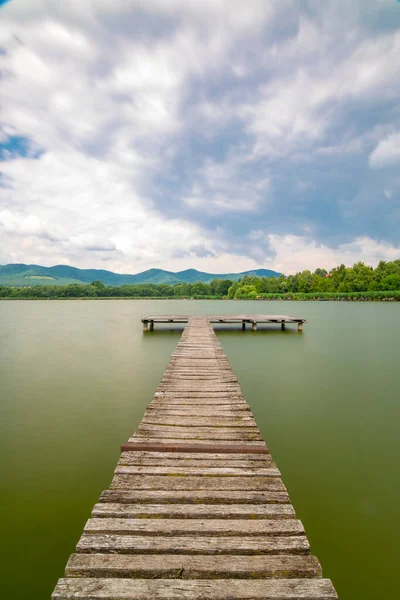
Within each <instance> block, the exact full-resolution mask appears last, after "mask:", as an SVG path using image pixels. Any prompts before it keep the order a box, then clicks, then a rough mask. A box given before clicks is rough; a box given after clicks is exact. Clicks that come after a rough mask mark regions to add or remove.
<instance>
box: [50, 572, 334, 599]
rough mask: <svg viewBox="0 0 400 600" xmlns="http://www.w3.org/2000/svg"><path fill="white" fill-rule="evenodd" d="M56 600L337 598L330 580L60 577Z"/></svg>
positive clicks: (55, 594)
mask: <svg viewBox="0 0 400 600" xmlns="http://www.w3.org/2000/svg"><path fill="white" fill-rule="evenodd" d="M52 598H53V600H71V599H72V598H76V599H77V600H79V599H83V598H90V600H336V599H337V594H336V592H335V590H334V588H333V586H332V583H331V582H330V580H329V579H320V578H318V579H290V580H287V581H286V580H284V579H276V580H274V579H264V580H262V581H254V580H250V581H249V580H244V581H243V580H241V579H230V580H225V579H224V580H221V581H215V580H196V581H193V580H174V579H118V578H102V579H98V578H93V577H91V578H84V577H83V578H78V577H77V578H68V579H60V580H59V581H58V583H57V586H56V589H55V590H54V593H53V596H52Z"/></svg>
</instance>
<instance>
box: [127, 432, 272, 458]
mask: <svg viewBox="0 0 400 600" xmlns="http://www.w3.org/2000/svg"><path fill="white" fill-rule="evenodd" d="M133 446H135V448H133V449H134V450H135V449H137V450H152V451H153V452H155V451H157V449H160V451H162V452H174V451H176V450H177V451H184V452H207V451H208V450H209V451H210V452H212V453H215V452H224V453H226V454H233V453H235V452H238V453H239V454H250V453H255V452H257V451H259V452H260V453H261V454H263V453H268V449H266V446H265V443H264V442H261V441H260V442H257V441H246V442H244V443H242V444H239V443H238V441H235V440H231V441H229V440H212V443H210V440H204V439H201V438H198V439H196V440H194V441H191V440H186V441H185V440H183V439H182V438H172V437H170V438H163V439H160V438H158V437H156V436H151V437H150V436H149V437H140V439H139V438H137V437H136V438H135V437H131V438H129V442H128V443H127V444H122V445H121V449H122V450H130V449H132V447H133ZM151 446H153V447H151ZM219 447H221V450H219V449H218V448H219ZM235 447H236V449H235ZM207 449H208V450H207Z"/></svg>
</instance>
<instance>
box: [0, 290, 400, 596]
mask: <svg viewBox="0 0 400 600" xmlns="http://www.w3.org/2000/svg"><path fill="white" fill-rule="evenodd" d="M399 311H400V306H399V305H398V304H397V303H394V304H386V303H359V302H358V303H352V302H260V301H240V302H239V301H206V300H203V301H197V300H192V301H183V300H166V301H162V300H153V301H147V300H146V301H145V300H133V301H132V300H102V301H3V302H0V396H1V403H0V411H1V413H0V422H1V444H2V451H1V456H2V458H3V459H4V460H3V463H4V466H3V476H2V478H1V498H2V501H3V510H2V516H3V520H4V524H3V527H2V530H3V544H2V546H3V551H4V557H3V559H2V561H3V567H4V572H5V573H6V581H5V582H4V579H3V582H2V588H3V597H4V598H7V600H11V599H15V600H17V599H18V600H22V599H23V600H25V599H28V598H29V600H43V599H45V598H49V597H50V594H51V592H52V590H53V588H54V586H55V583H56V581H57V579H58V578H59V577H62V575H63V570H64V567H65V564H66V561H67V559H68V556H69V554H71V553H72V552H73V551H74V547H75V545H76V543H77V541H78V539H79V537H80V534H81V532H82V529H83V526H84V523H85V521H86V519H87V518H88V517H89V516H90V512H91V509H92V507H93V505H94V504H95V502H96V501H97V499H98V497H99V495H100V493H101V491H102V490H104V489H106V488H107V487H108V486H109V482H110V480H111V477H112V474H113V470H114V468H115V464H116V462H117V460H118V456H119V446H120V444H121V443H122V442H125V441H126V440H127V439H128V438H129V436H130V435H131V433H132V432H133V431H134V430H135V428H136V427H137V425H138V424H139V422H140V420H141V418H142V415H143V412H144V410H145V408H146V406H147V404H148V403H149V402H150V400H151V398H152V395H153V393H154V390H155V388H156V387H157V385H158V383H159V380H160V378H161V375H162V373H163V371H164V369H165V367H166V365H167V364H168V362H169V357H170V355H171V353H172V351H173V349H174V348H175V346H176V344H177V342H178V340H179V337H180V332H181V330H182V328H179V327H178V326H175V328H165V327H160V326H157V325H156V329H155V331H154V332H153V333H148V334H143V333H142V324H141V322H140V318H141V317H142V316H144V315H146V314H235V313H266V314H274V313H276V314H289V315H294V316H300V317H305V318H306V319H307V321H308V323H307V324H306V325H305V326H304V331H303V333H298V332H297V327H296V326H288V327H287V330H286V331H280V329H279V330H278V329H277V328H276V326H275V327H274V326H264V327H263V328H260V329H259V331H257V332H251V331H250V330H247V331H246V332H242V331H241V329H240V326H236V327H235V326H234V327H231V326H229V327H227V326H225V327H220V326H218V327H217V328H216V331H217V334H218V337H219V339H220V341H221V343H222V346H223V348H224V350H225V352H226V354H227V357H228V359H229V361H230V363H231V365H232V367H233V370H234V371H235V373H236V375H237V376H238V378H239V381H240V383H241V386H242V389H243V393H244V395H245V398H246V400H247V401H248V403H249V404H250V406H251V408H252V410H253V413H254V415H255V418H256V420H257V423H258V426H259V428H260V430H261V432H262V434H263V435H264V437H265V439H266V442H267V445H268V446H269V448H270V450H271V453H272V455H273V458H274V460H275V462H276V463H277V466H278V467H279V468H280V470H281V471H282V477H283V481H284V483H285V484H286V486H287V488H288V491H289V494H290V496H291V500H292V503H293V505H294V507H295V509H296V512H297V514H298V517H299V518H300V519H301V520H302V521H303V523H304V525H305V528H306V532H307V535H308V538H309V540H310V543H311V546H312V551H313V553H314V554H316V555H317V556H318V558H319V560H320V562H321V564H322V567H323V570H324V575H325V576H326V577H329V578H331V579H332V581H333V583H334V585H335V587H336V589H337V591H338V593H339V597H340V599H341V600H357V599H360V600H369V599H370V600H377V599H378V598H379V599H382V600H386V599H389V598H395V597H397V595H398V581H397V572H398V565H399V561H400V551H399V539H400V524H399V518H398V505H399V498H400V494H399V492H400V477H399V467H398V463H399V458H400V435H399V424H400V393H399V392H400V390H399V388H400V385H399V384H400V373H399V371H400V361H399V356H400V312H399ZM5 539H7V540H8V541H7V542H5Z"/></svg>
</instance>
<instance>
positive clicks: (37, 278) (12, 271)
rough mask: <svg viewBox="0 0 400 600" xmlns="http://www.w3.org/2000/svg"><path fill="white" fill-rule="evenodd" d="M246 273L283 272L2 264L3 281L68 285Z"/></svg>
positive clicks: (184, 280)
mask: <svg viewBox="0 0 400 600" xmlns="http://www.w3.org/2000/svg"><path fill="white" fill-rule="evenodd" d="M244 275H256V276H257V277H279V275H280V273H277V272H276V271H271V270H269V269H255V270H253V271H243V272H242V273H203V272H202V271H196V269H186V270H185V271H179V272H178V273H174V272H172V271H164V270H163V269H149V270H148V271H143V272H142V273H137V274H136V275H128V274H127V275H120V274H119V273H113V272H112V271H103V270H99V269H78V268H77V267H69V266H67V265H57V266H55V267H41V266H40V265H24V264H11V265H4V266H1V265H0V285H13V286H26V285H67V284H69V283H91V282H92V281H101V282H102V283H104V284H105V285H114V286H120V285H125V284H138V283H169V284H171V285H174V284H176V283H195V282H196V281H202V282H203V283H210V281H212V280H213V279H231V280H232V281H237V280H238V279H241V278H242V277H243V276H244Z"/></svg>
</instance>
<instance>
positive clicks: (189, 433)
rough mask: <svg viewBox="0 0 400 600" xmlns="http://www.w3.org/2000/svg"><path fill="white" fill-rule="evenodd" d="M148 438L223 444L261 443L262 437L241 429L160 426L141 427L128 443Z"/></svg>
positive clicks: (255, 432)
mask: <svg viewBox="0 0 400 600" xmlns="http://www.w3.org/2000/svg"><path fill="white" fill-rule="evenodd" d="M149 437H153V438H157V441H159V442H162V441H163V440H170V439H171V438H174V439H179V440H181V441H182V442H185V441H188V442H189V443H190V442H194V443H195V442H197V441H199V442H200V441H201V440H203V441H205V442H206V443H207V442H211V443H213V442H214V441H221V440H222V441H225V443H228V444H229V443H232V444H234V443H238V442H252V441H255V442H256V441H258V442H262V440H263V437H262V435H261V433H259V432H258V431H248V430H246V429H243V428H242V431H235V430H234V429H233V428H230V430H228V431H226V430H224V429H222V428H220V427H215V428H214V429H208V430H207V431H204V430H200V431H198V430H197V429H196V428H194V427H188V428H187V429H182V428H177V429H175V430H174V429H172V428H170V427H167V426H165V427H163V426H160V427H158V428H157V429H156V428H153V427H146V426H144V425H143V426H141V427H140V428H139V429H138V430H137V431H136V433H135V434H134V435H133V436H132V438H129V440H130V441H133V440H136V439H137V440H139V441H140V440H141V439H147V438H149Z"/></svg>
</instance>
